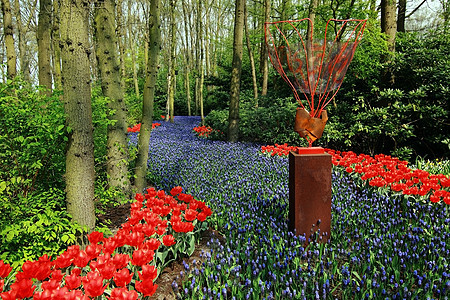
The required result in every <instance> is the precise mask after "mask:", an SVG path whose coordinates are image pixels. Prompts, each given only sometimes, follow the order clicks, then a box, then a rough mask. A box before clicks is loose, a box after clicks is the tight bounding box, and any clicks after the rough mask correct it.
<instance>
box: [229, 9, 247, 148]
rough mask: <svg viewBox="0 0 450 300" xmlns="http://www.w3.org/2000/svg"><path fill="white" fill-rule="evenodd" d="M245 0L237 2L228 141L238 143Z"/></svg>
mask: <svg viewBox="0 0 450 300" xmlns="http://www.w3.org/2000/svg"><path fill="white" fill-rule="evenodd" d="M244 7H245V0H236V8H235V15H234V40H233V63H232V69H231V88H230V111H229V124H228V140H229V141H230V142H237V141H238V138H239V92H240V82H241V70H242V52H243V44H242V39H243V34H244Z"/></svg>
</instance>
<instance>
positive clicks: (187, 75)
mask: <svg viewBox="0 0 450 300" xmlns="http://www.w3.org/2000/svg"><path fill="white" fill-rule="evenodd" d="M181 5H182V7H183V16H184V37H185V40H186V41H185V43H186V44H185V53H186V56H185V57H186V61H185V63H184V78H185V79H184V86H185V90H186V102H187V108H188V115H189V116H190V115H191V83H190V70H191V61H192V59H191V52H190V50H189V37H188V35H189V34H190V33H191V32H190V26H189V24H188V17H187V8H186V6H187V3H186V1H182V3H181Z"/></svg>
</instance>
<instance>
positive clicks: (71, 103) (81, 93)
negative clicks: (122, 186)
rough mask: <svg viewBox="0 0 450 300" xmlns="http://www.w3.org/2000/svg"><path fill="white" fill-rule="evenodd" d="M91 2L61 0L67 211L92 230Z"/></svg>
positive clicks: (93, 225)
mask: <svg viewBox="0 0 450 300" xmlns="http://www.w3.org/2000/svg"><path fill="white" fill-rule="evenodd" d="M90 4H91V3H90V2H89V1H86V0H61V48H62V49H61V57H62V82H63V91H64V109H65V111H66V115H67V126H68V127H69V128H70V135H69V139H68V145H67V153H66V177H65V179H66V199H67V211H68V212H69V214H70V215H71V216H72V218H73V219H74V221H76V222H77V223H79V224H81V225H83V226H87V228H88V229H89V230H93V229H94V227H95V207H94V181H95V171H94V138H93V125H92V107H91V74H90V61H89V55H91V45H90V43H89V28H88V27H89V11H90Z"/></svg>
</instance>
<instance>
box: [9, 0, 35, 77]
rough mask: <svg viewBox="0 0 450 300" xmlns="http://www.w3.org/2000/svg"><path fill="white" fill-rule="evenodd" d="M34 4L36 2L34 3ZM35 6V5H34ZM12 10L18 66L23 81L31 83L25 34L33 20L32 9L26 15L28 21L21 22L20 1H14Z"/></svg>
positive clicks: (21, 10)
mask: <svg viewBox="0 0 450 300" xmlns="http://www.w3.org/2000/svg"><path fill="white" fill-rule="evenodd" d="M35 3H36V2H35ZM34 5H36V4H34ZM14 10H15V14H14V15H15V18H16V28H17V31H16V32H17V34H16V36H17V40H18V46H19V52H18V58H19V66H20V73H21V74H22V76H23V79H24V80H25V81H26V82H31V74H30V56H31V55H29V53H28V47H27V41H26V34H27V31H28V29H29V25H30V22H31V20H32V19H33V17H34V16H33V9H31V10H30V13H29V14H28V21H25V22H24V21H23V18H22V12H23V9H21V7H20V1H19V0H14Z"/></svg>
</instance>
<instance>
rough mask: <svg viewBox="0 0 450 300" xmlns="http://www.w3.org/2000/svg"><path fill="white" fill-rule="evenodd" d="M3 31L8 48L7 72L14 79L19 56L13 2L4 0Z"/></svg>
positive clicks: (9, 77)
mask: <svg viewBox="0 0 450 300" xmlns="http://www.w3.org/2000/svg"><path fill="white" fill-rule="evenodd" d="M2 13H3V33H4V35H5V37H4V38H5V48H6V74H7V78H8V79H14V78H15V77H16V74H17V68H16V65H17V56H16V50H15V49H14V27H13V24H12V14H11V3H10V2H9V0H2Z"/></svg>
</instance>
